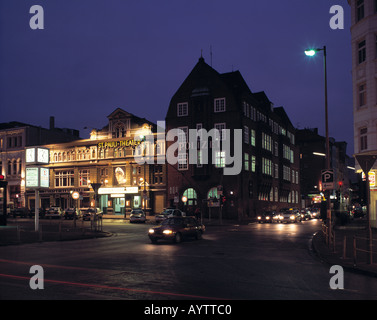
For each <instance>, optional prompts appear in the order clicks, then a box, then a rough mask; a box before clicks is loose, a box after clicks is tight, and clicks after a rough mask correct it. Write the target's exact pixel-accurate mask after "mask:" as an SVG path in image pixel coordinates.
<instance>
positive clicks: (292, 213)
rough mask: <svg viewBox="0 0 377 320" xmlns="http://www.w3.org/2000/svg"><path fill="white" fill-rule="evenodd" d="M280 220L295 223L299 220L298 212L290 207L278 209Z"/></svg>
mask: <svg viewBox="0 0 377 320" xmlns="http://www.w3.org/2000/svg"><path fill="white" fill-rule="evenodd" d="M279 214H280V215H281V222H283V223H295V222H299V221H301V215H300V212H298V211H297V210H295V209H292V208H283V209H281V210H280V213H279Z"/></svg>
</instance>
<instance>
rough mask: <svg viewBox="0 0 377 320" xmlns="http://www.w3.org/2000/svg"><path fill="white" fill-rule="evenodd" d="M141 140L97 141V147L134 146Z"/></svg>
mask: <svg viewBox="0 0 377 320" xmlns="http://www.w3.org/2000/svg"><path fill="white" fill-rule="evenodd" d="M141 142H142V141H140V140H134V139H129V140H120V141H109V142H99V143H98V147H99V148H118V147H136V146H138V145H139V144H140V143H141Z"/></svg>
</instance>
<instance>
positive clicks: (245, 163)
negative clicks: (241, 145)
mask: <svg viewBox="0 0 377 320" xmlns="http://www.w3.org/2000/svg"><path fill="white" fill-rule="evenodd" d="M243 163H244V168H245V170H246V171H249V170H250V165H249V154H248V153H244V159H243Z"/></svg>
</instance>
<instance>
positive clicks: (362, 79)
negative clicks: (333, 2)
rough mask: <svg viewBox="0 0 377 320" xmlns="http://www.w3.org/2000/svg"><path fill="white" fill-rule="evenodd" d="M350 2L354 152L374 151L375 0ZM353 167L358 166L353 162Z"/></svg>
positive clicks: (375, 199)
mask: <svg viewBox="0 0 377 320" xmlns="http://www.w3.org/2000/svg"><path fill="white" fill-rule="evenodd" d="M348 3H349V5H350V6H351V42H352V82H353V117H354V146H355V150H354V152H355V155H356V156H357V155H360V154H365V155H368V154H370V155H377V0H348ZM356 169H357V170H358V171H359V172H360V171H361V168H360V166H359V165H358V164H356ZM376 171H377V162H376V163H375V165H374V167H373V168H372V169H371V172H370V174H372V175H374V176H373V177H372V179H371V207H370V214H371V222H372V226H374V227H377V225H376V205H377V184H376V183H375V182H374V180H375V179H374V180H373V178H374V177H375V174H376Z"/></svg>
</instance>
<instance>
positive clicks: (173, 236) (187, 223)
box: [148, 217, 205, 243]
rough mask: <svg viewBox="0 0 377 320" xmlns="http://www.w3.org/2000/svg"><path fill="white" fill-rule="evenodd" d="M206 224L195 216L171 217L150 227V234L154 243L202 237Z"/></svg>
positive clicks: (177, 241)
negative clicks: (158, 224)
mask: <svg viewBox="0 0 377 320" xmlns="http://www.w3.org/2000/svg"><path fill="white" fill-rule="evenodd" d="M204 231H205V226H204V225H202V224H200V223H199V222H198V221H197V220H196V219H195V218H193V217H170V218H167V219H166V220H164V221H162V223H161V225H160V226H157V227H154V228H151V229H149V232H148V236H149V239H150V240H151V242H152V243H157V241H158V240H170V241H174V242H175V243H179V242H181V241H182V240H183V239H184V238H187V237H194V238H195V239H201V238H202V235H203V233H204Z"/></svg>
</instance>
